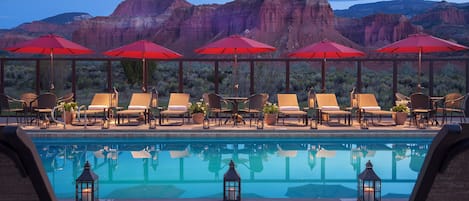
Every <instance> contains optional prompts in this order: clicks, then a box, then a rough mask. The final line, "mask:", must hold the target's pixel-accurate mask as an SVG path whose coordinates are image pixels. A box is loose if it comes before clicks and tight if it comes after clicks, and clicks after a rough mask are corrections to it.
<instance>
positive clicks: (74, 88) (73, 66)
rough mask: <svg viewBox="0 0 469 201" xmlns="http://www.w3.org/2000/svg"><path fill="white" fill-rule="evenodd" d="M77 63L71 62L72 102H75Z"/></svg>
mask: <svg viewBox="0 0 469 201" xmlns="http://www.w3.org/2000/svg"><path fill="white" fill-rule="evenodd" d="M76 65H77V61H76V60H75V59H73V60H72V93H73V101H76V100H77V68H76Z"/></svg>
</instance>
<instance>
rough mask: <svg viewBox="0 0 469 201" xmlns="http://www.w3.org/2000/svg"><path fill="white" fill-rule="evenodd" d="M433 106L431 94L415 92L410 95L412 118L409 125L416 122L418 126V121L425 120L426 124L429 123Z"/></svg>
mask: <svg viewBox="0 0 469 201" xmlns="http://www.w3.org/2000/svg"><path fill="white" fill-rule="evenodd" d="M432 112H433V107H432V102H431V100H430V96H428V95H425V94H422V93H414V94H412V95H410V120H409V125H411V124H412V120H414V124H415V125H416V126H417V125H418V121H420V120H423V121H425V124H428V121H429V120H430V118H431V117H432V116H431V115H432Z"/></svg>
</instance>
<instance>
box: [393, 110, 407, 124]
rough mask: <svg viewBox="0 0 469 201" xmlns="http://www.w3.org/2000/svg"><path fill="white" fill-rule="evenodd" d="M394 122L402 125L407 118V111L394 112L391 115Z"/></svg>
mask: <svg viewBox="0 0 469 201" xmlns="http://www.w3.org/2000/svg"><path fill="white" fill-rule="evenodd" d="M392 118H393V119H394V122H396V124H397V125H404V123H405V121H406V120H407V113H406V112H396V113H394V114H393V115H392Z"/></svg>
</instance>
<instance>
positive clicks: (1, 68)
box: [0, 59, 6, 94]
mask: <svg viewBox="0 0 469 201" xmlns="http://www.w3.org/2000/svg"><path fill="white" fill-rule="evenodd" d="M5 62H6V61H5V60H4V59H0V85H1V86H0V91H1V93H2V94H5Z"/></svg>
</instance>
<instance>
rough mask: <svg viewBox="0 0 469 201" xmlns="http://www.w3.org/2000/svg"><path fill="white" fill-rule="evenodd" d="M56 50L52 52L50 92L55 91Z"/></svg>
mask: <svg viewBox="0 0 469 201" xmlns="http://www.w3.org/2000/svg"><path fill="white" fill-rule="evenodd" d="M54 88H55V87H54V49H51V51H50V91H51V92H52V90H54Z"/></svg>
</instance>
